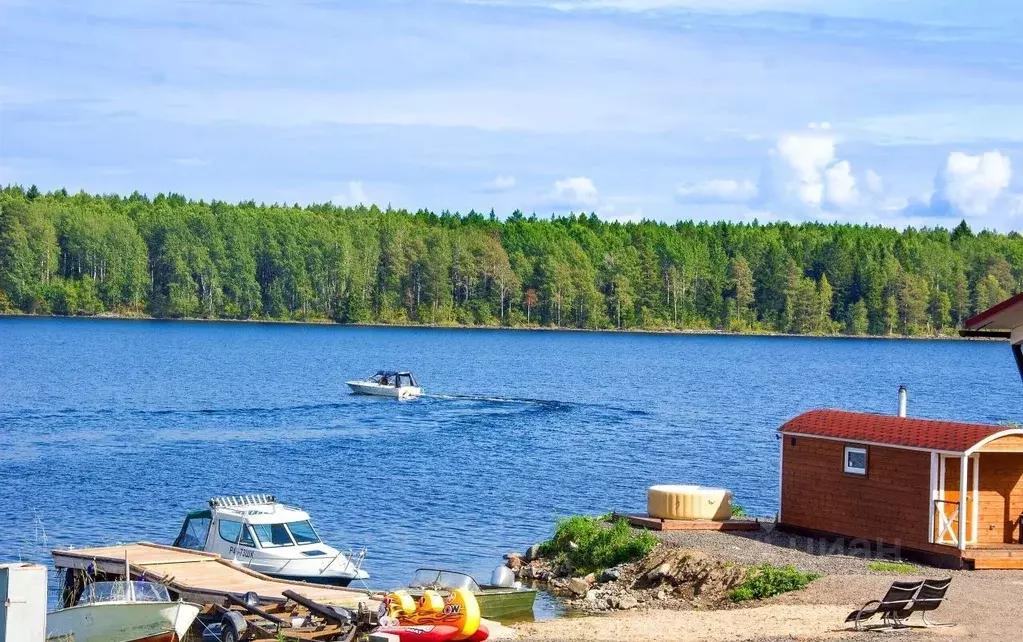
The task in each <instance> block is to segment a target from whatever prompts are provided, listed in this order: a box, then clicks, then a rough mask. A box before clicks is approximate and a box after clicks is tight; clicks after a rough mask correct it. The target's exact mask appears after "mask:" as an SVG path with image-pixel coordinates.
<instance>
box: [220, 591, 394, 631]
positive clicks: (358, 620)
mask: <svg viewBox="0 0 1023 642" xmlns="http://www.w3.org/2000/svg"><path fill="white" fill-rule="evenodd" d="M282 595H283V596H284V598H285V599H284V600H281V601H278V600H271V601H270V602H269V603H266V602H264V601H261V600H260V598H259V596H258V595H256V594H255V593H252V592H249V593H246V594H244V595H239V594H237V593H228V594H227V595H226V605H225V604H210V605H209V606H207V607H206V611H205V613H204V616H205V617H204V618H203V619H213V620H216V619H217V618H218V616H219V620H220V641H221V642H282V641H286V642H352V640H355V639H356V637H358V636H360V635H364V634H367V633H369V632H370V631H372V630H373V629H374V628H376V627H377V626H379V625H380V614H379V613H378V612H377V611H374V610H370V609H368V608H366V606H365V605H364V604H360V605H359V608H358V610H356V611H352V610H350V609H346V608H344V607H341V606H328V605H325V604H320V603H319V602H315V601H313V600H310V599H309V598H306V597H303V596H301V595H299V594H298V593H296V592H294V591H290V590H285V591H283V592H282Z"/></svg>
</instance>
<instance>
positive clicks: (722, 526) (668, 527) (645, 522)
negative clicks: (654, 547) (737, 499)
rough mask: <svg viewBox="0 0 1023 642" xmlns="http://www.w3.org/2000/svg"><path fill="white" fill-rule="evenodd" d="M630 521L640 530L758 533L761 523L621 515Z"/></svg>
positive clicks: (741, 520)
mask: <svg viewBox="0 0 1023 642" xmlns="http://www.w3.org/2000/svg"><path fill="white" fill-rule="evenodd" d="M617 516H619V517H624V518H625V519H627V520H629V523H630V524H632V525H633V526H638V527H639V528H649V529H650V530H653V531H757V530H760V522H755V521H751V520H748V519H728V520H725V521H721V522H715V521H712V520H707V519H660V518H658V517H649V516H647V515H629V514H625V515H620V514H618V515H617Z"/></svg>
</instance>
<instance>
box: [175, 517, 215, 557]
mask: <svg viewBox="0 0 1023 642" xmlns="http://www.w3.org/2000/svg"><path fill="white" fill-rule="evenodd" d="M211 521H213V520H211V519H210V516H209V512H204V513H200V514H199V515H198V516H195V517H191V516H190V517H188V518H186V519H185V523H184V525H183V526H182V527H181V532H180V533H179V534H178V538H177V539H176V540H174V545H175V546H177V547H179V548H190V549H192V550H196V551H201V550H202V549H203V547H205V546H206V536H207V535H209V532H210V522H211Z"/></svg>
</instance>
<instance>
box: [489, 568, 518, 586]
mask: <svg viewBox="0 0 1023 642" xmlns="http://www.w3.org/2000/svg"><path fill="white" fill-rule="evenodd" d="M490 584H491V586H497V587H500V588H513V587H514V586H515V574H514V573H512V570H511V569H510V568H508V567H507V566H503V565H502V566H498V567H497V568H495V569H494V572H493V573H491V575H490Z"/></svg>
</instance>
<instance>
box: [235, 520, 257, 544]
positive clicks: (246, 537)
mask: <svg viewBox="0 0 1023 642" xmlns="http://www.w3.org/2000/svg"><path fill="white" fill-rule="evenodd" d="M238 546H244V547H246V548H257V546H256V538H255V537H253V536H252V530H251V529H250V528H249V525H248V524H242V532H241V534H240V535H238Z"/></svg>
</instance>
